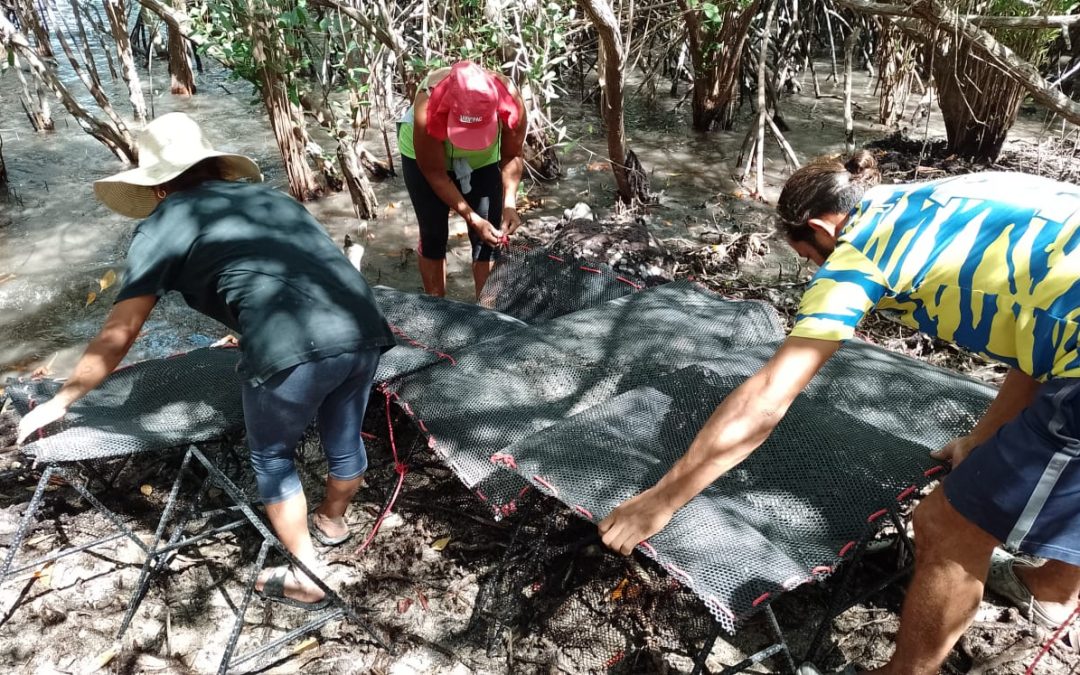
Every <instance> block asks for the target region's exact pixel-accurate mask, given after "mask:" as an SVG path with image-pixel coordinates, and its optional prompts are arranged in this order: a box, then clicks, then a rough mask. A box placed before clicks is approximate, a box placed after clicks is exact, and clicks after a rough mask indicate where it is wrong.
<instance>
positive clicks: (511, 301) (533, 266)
mask: <svg viewBox="0 0 1080 675" xmlns="http://www.w3.org/2000/svg"><path fill="white" fill-rule="evenodd" d="M640 289H641V284H639V283H637V282H635V281H633V280H631V279H628V278H626V277H623V276H620V275H619V274H618V273H617V272H616V271H615V270H614V269H612V268H611V267H610V266H608V265H606V264H601V263H589V262H584V261H581V260H575V259H573V258H567V257H562V256H558V255H555V254H553V253H551V252H550V251H549V250H548V249H546V248H534V249H520V248H514V249H511V250H510V251H509V252H507V253H503V254H502V255H501V256H500V257H499V258H498V259H497V261H496V263H495V268H494V269H493V270H492V272H491V276H490V277H489V278H488V281H487V283H486V284H485V285H484V290H483V292H482V293H481V294H480V304H481V305H483V306H484V307H490V308H491V309H494V310H496V311H499V312H503V313H505V314H509V315H510V316H513V317H516V318H518V319H521V320H522V321H525V322H527V323H542V322H544V321H548V320H550V319H554V318H555V317H559V316H563V315H564V314H570V313H571V312H577V311H580V310H583V309H588V308H591V307H597V306H599V305H602V304H603V303H605V302H608V301H609V300H614V299H616V298H621V297H622V296H624V295H629V294H630V293H633V292H634V291H637V290H640Z"/></svg>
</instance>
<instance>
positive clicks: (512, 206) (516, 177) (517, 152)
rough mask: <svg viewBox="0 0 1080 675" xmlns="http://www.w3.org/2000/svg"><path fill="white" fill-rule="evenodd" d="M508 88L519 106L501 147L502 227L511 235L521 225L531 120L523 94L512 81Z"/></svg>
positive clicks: (504, 134)
mask: <svg viewBox="0 0 1080 675" xmlns="http://www.w3.org/2000/svg"><path fill="white" fill-rule="evenodd" d="M508 89H509V90H510V91H511V92H513V95H514V102H515V103H516V104H517V107H518V123H517V124H516V125H515V126H514V127H512V128H509V129H506V130H505V131H503V134H502V142H501V144H500V147H499V153H500V154H499V157H500V160H499V168H500V169H501V171H502V183H503V209H502V213H503V216H502V229H503V231H504V232H505V233H506V234H508V235H509V234H513V233H514V232H515V231H516V230H517V229H518V228H519V227H521V217H520V216H519V215H518V211H517V191H518V186H519V185H520V184H521V174H522V173H523V172H524V170H525V158H524V150H525V134H526V133H527V131H528V126H529V122H528V119H527V116H526V114H525V102H524V101H522V100H521V94H519V93H518V91H517V88H516V87H514V86H513V83H512V82H511V83H509V85H508Z"/></svg>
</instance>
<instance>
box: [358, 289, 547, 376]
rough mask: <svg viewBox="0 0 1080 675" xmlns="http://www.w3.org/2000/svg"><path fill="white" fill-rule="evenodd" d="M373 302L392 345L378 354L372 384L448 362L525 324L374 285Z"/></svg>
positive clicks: (486, 311) (473, 307) (487, 311)
mask: <svg viewBox="0 0 1080 675" xmlns="http://www.w3.org/2000/svg"><path fill="white" fill-rule="evenodd" d="M373 291H374V292H375V300H376V302H378V303H379V308H380V309H381V310H382V312H383V316H385V317H386V321H387V323H389V324H390V327H391V329H392V330H393V331H394V335H395V336H396V337H397V341H398V345H397V346H396V347H394V348H393V349H391V350H390V351H388V352H386V353H385V354H383V356H382V358H381V359H380V360H379V369H378V371H377V372H376V373H375V381H376V382H385V381H387V380H390V379H392V378H394V377H399V376H401V375H404V374H405V373H411V372H413V371H416V370H419V369H421V368H424V367H426V366H429V365H431V364H433V363H436V362H438V361H439V360H446V361H451V360H452V358H453V357H452V356H451V355H452V354H453V353H454V352H456V351H458V350H459V349H462V348H464V347H467V346H469V345H473V344H476V343H477V342H481V341H483V340H487V339H489V338H492V337H495V336H496V335H502V334H503V333H508V332H510V331H513V330H517V329H519V328H523V327H524V326H525V325H526V324H525V323H524V322H522V321H519V320H518V319H515V318H513V317H510V316H507V315H505V314H500V313H498V312H495V311H492V310H490V309H485V308H483V307H479V306H477V305H472V304H466V303H463V302H456V301H454V300H447V299H445V298H435V297H432V296H429V295H417V294H415V293H405V292H402V291H398V290H395V289H393V288H387V287H385V286H376V287H375V288H374V289H373Z"/></svg>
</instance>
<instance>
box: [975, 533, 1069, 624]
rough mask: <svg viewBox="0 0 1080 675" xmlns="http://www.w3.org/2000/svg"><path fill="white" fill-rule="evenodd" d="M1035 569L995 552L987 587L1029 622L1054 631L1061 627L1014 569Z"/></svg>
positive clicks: (1005, 554)
mask: <svg viewBox="0 0 1080 675" xmlns="http://www.w3.org/2000/svg"><path fill="white" fill-rule="evenodd" d="M1016 565H1019V566H1021V567H1035V565H1032V564H1031V563H1029V562H1026V561H1023V560H1018V559H1017V558H1014V557H1012V556H1011V555H1009V554H1007V553H998V552H997V551H995V552H994V557H993V559H992V560H991V561H990V573H989V574H988V575H987V577H986V587H987V588H989V589H990V590H991V591H993V592H994V593H995V594H997V595H999V596H1001V597H1002V598H1004V599H1005V600H1008V601H1009V603H1011V604H1012V605H1014V606H1016V607H1017V608H1019V610H1020V613H1021V614H1023V615H1024V616H1025V617H1027V619H1028V620H1029V621H1031V622H1032V623H1034V624H1035V625H1037V626H1040V627H1042V628H1045V629H1047V630H1054V629H1056V628H1057V627H1058V626H1060V625H1061V622H1060V621H1055V620H1054V618H1053V617H1051V616H1050V615H1049V614H1047V612H1046V610H1045V609H1043V606H1042V605H1041V604H1039V601H1038V600H1036V599H1035V596H1033V595H1032V594H1031V591H1029V590H1028V587H1027V586H1025V585H1024V582H1023V581H1020V578H1019V577H1018V576H1016V572H1015V571H1014V567H1015V566H1016Z"/></svg>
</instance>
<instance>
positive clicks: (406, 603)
mask: <svg viewBox="0 0 1080 675" xmlns="http://www.w3.org/2000/svg"><path fill="white" fill-rule="evenodd" d="M410 607H412V598H402V599H401V600H398V601H397V613H398V614H404V613H405V612H407V611H409V608H410Z"/></svg>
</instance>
